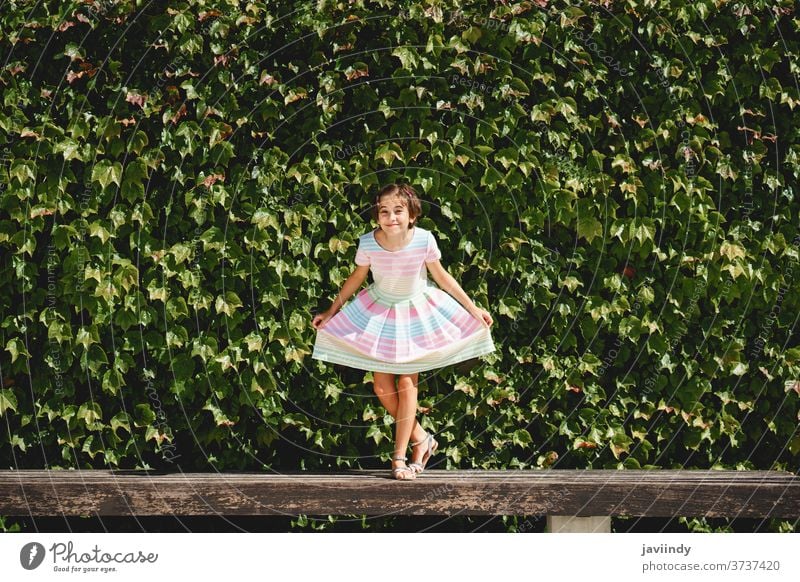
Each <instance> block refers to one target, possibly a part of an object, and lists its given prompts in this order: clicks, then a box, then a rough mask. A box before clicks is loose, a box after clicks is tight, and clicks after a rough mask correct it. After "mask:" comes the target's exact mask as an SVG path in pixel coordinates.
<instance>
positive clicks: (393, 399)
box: [372, 372, 426, 442]
mask: <svg viewBox="0 0 800 582" xmlns="http://www.w3.org/2000/svg"><path fill="white" fill-rule="evenodd" d="M372 377H373V378H374V383H373V390H374V391H375V394H376V395H377V397H378V400H380V401H381V404H383V407H384V408H385V409H386V411H387V412H388V413H389V414H391V415H392V417H393V418H394V419H395V420H397V403H398V397H397V387H396V386H395V375H394V374H387V373H386V372H373V373H372ZM418 379H419V374H414V385H415V386H416V384H417V381H418ZM414 406H415V408H414V412H416V402H415V403H414ZM425 434H426V433H425V431H424V430H423V429H422V427H421V426H420V425H419V423H418V422H417V419H416V417H415V418H414V428H413V430H412V431H411V438H412V439H413V440H414V442H419V441H421V440H422V439H424V438H425Z"/></svg>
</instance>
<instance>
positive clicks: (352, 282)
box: [312, 265, 369, 329]
mask: <svg viewBox="0 0 800 582" xmlns="http://www.w3.org/2000/svg"><path fill="white" fill-rule="evenodd" d="M368 274H369V265H364V266H360V265H359V266H356V269H355V271H353V273H352V274H351V275H350V276H349V277H348V278H347V280H346V281H345V282H344V285H342V290H341V291H339V294H338V295H337V296H336V299H334V300H333V303H331V306H330V307H329V308H328V309H327V310H326V311H325V312H323V313H319V314H317V315H316V316H315V317H314V319H313V320H312V325H313V326H314V327H315V328H316V329H319V328H320V327H322V326H324V325H325V323H326V322H327V321H328V320H329V319H330V318H331V317H333V316H334V315H336V312H337V311H339V310H340V309H341V308H342V306H343V305H344V304H345V303H347V300H348V299H349V298H350V296H351V295H352V294H353V293H355V292H356V291H358V289H359V288H360V287H361V285H363V284H364V281H365V280H366V279H367V275H368Z"/></svg>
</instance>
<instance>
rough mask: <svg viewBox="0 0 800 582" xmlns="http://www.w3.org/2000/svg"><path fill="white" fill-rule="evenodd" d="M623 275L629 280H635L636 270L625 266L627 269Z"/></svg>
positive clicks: (623, 271)
mask: <svg viewBox="0 0 800 582" xmlns="http://www.w3.org/2000/svg"><path fill="white" fill-rule="evenodd" d="M622 274H623V275H625V276H626V277H627V278H628V279H633V276H634V275H635V274H636V269H634V268H633V267H631V266H630V265H625V268H624V269H623V270H622Z"/></svg>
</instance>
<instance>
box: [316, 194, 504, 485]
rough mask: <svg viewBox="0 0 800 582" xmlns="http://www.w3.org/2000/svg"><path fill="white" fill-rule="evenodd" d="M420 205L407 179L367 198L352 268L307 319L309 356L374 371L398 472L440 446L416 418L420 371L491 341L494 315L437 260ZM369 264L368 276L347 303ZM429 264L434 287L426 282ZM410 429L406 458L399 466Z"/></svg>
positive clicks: (483, 350) (420, 463)
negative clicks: (368, 212)
mask: <svg viewBox="0 0 800 582" xmlns="http://www.w3.org/2000/svg"><path fill="white" fill-rule="evenodd" d="M421 214H422V206H421V204H420V201H419V198H417V194H416V192H414V190H413V188H411V187H410V186H408V185H405V184H389V185H387V186H385V187H384V188H382V189H381V190H380V192H378V194H377V196H376V197H375V200H374V203H373V206H372V217H373V219H375V220H376V222H377V223H378V225H379V226H378V228H376V229H374V230H373V231H371V232H368V233H366V234H363V235H362V236H361V237H359V241H358V250H357V251H356V256H355V262H356V269H355V270H354V271H353V274H352V275H350V277H349V278H348V279H347V281H345V283H344V285H343V286H342V290H341V292H340V293H339V295H338V296H337V297H336V299H335V300H334V301H333V303H332V304H331V306H330V308H328V310H327V311H325V312H324V313H320V314H318V315H316V316H315V317H314V319H313V321H312V325H313V326H314V328H315V329H316V330H317V338H316V342H315V343H314V351H313V353H312V355H311V357H312V358H316V359H318V360H323V361H326V362H334V363H337V364H343V365H345V366H350V367H352V368H358V369H361V370H368V371H372V372H373V377H374V383H373V387H374V390H375V394H376V395H377V396H378V398H379V399H380V401H381V404H383V406H384V407H385V408H386V410H387V411H388V412H389V414H391V415H392V416H393V417H394V419H395V421H396V428H395V447H394V455H393V456H392V475H393V476H394V478H395V479H414V478H416V475H417V473H421V472H422V471H423V470H424V469H425V466H426V465H427V463H428V459H430V457H431V455H432V454H433V453H434V452H436V449H437V448H438V446H439V443H437V442H436V440H435V439H434V438H433V436H432V435H429V434H427V433H426V432H425V431H424V430H423V429H422V427H421V426H420V425H419V423H417V421H416V413H417V383H418V379H419V372H422V371H425V370H432V369H434V368H441V367H443V366H446V365H449V364H454V363H457V362H461V361H463V360H467V359H470V358H475V357H477V356H480V355H483V354H487V353H489V352H492V351H494V350H495V347H494V342H493V341H492V337H491V333H490V331H489V328H490V327H491V325H492V318H491V316H490V315H489V313H488V312H486V311H484V310H483V309H481V308H480V307H478V306H476V305H475V304H474V303H473V302H472V301H471V300H470V298H469V297H468V296H467V294H466V293H464V290H463V289H461V286H460V285H459V284H458V282H457V281H456V280H455V279H454V278H453V277H452V276H451V275H450V274H449V273H448V272H447V271H446V270H445V269H444V267H443V266H442V264H441V263H440V262H439V259H440V258H441V256H442V253H441V252H440V251H439V248H438V246H437V244H436V239H435V238H434V236H433V233H432V232H430V231H428V230H425V229H423V228H420V227H419V226H416V225H415V224H414V223H415V222H416V221H417V219H418V218H419V216H420V215H421ZM370 271H372V278H373V283H372V284H371V285H369V286H368V287H367V288H366V289H364V290H362V291H360V292H359V293H358V295H357V296H356V298H355V300H354V301H352V302H350V303H348V304H347V305H345V302H346V301H347V300H348V298H349V297H350V296H351V295H352V294H353V293H355V292H356V291H358V289H360V288H361V285H362V284H363V283H364V281H365V280H366V278H367V273H369V272H370ZM428 272H430V274H431V276H432V277H433V280H434V281H435V282H436V284H437V285H438V288H437V287H436V286H434V285H431V284H429V281H428V277H427V273H428ZM451 295H452V297H451ZM453 298H455V299H453ZM456 300H458V301H456ZM459 303H460V305H459ZM340 309H341V311H340V312H339V313H337V311H339V310H340ZM395 380H396V381H397V384H396V385H395ZM411 438H413V439H414V442H412V443H411V446H412V461H413V462H412V463H411V464H410V465H408V466H406V464H405V462H404V461H406V459H407V457H406V456H405V451H406V448H407V447H408V442H409V440H410V439H411Z"/></svg>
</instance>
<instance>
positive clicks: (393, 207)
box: [378, 196, 414, 235]
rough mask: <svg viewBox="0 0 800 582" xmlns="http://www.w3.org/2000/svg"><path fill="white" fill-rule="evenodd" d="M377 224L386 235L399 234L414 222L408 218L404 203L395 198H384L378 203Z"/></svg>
mask: <svg viewBox="0 0 800 582" xmlns="http://www.w3.org/2000/svg"><path fill="white" fill-rule="evenodd" d="M378 223H379V224H380V226H381V228H382V229H383V230H384V231H385V232H386V234H390V235H391V234H399V233H403V232H405V231H406V230H408V228H409V225H413V224H414V220H413V219H411V218H410V217H409V214H408V207H407V206H406V204H405V201H404V200H402V199H400V198H398V197H397V196H384V197H383V198H381V201H380V202H379V203H378Z"/></svg>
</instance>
